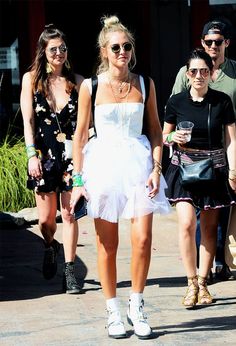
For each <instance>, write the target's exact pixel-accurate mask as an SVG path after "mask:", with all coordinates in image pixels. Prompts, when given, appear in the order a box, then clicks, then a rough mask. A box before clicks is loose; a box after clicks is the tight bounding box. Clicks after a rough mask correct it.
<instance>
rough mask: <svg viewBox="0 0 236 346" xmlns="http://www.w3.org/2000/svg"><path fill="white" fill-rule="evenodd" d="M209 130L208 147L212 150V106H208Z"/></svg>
mask: <svg viewBox="0 0 236 346" xmlns="http://www.w3.org/2000/svg"><path fill="white" fill-rule="evenodd" d="M207 129H208V145H209V150H211V104H210V103H209V105H208V118H207Z"/></svg>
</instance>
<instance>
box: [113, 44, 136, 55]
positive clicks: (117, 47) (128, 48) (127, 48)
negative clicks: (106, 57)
mask: <svg viewBox="0 0 236 346" xmlns="http://www.w3.org/2000/svg"><path fill="white" fill-rule="evenodd" d="M121 48H122V49H123V50H124V51H125V52H130V51H131V49H132V44H131V43H129V42H125V43H123V44H122V45H120V44H118V43H115V44H113V45H112V46H111V50H112V52H113V53H115V54H118V53H120V50H121Z"/></svg>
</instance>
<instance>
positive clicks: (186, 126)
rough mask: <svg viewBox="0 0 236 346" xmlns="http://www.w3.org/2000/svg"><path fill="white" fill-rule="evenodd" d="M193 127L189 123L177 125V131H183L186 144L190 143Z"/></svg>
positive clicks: (183, 122) (184, 122) (182, 122)
mask: <svg viewBox="0 0 236 346" xmlns="http://www.w3.org/2000/svg"><path fill="white" fill-rule="evenodd" d="M193 126H194V124H193V123H192V122H191V121H181V122H180V123H178V130H182V131H183V134H184V136H185V138H186V142H190V140H191V133H192V129H193Z"/></svg>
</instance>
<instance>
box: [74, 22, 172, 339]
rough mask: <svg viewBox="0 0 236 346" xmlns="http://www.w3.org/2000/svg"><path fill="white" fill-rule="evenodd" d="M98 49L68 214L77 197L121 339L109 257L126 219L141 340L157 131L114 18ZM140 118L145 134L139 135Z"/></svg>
mask: <svg viewBox="0 0 236 346" xmlns="http://www.w3.org/2000/svg"><path fill="white" fill-rule="evenodd" d="M98 46H99V48H100V65H99V67H98V71H97V77H98V87H97V93H96V98H95V112H94V121H95V128H96V136H95V137H94V138H92V139H90V140H89V141H88V129H89V124H90V115H91V112H92V108H93V105H92V102H91V92H92V86H91V79H87V80H85V81H84V82H83V83H82V85H81V89H80V90H81V91H80V97H79V113H78V124H77V128H76V131H75V135H74V144H73V162H74V175H73V186H74V187H73V192H72V202H71V203H72V204H71V212H72V213H73V211H74V205H75V203H76V202H77V201H78V199H79V198H80V197H81V196H82V195H83V196H85V197H86V199H87V200H88V215H89V216H91V217H93V218H94V221H95V229H96V235H97V247H98V270H99V276H100V281H101V285H102V288H103V293H104V295H105V298H106V307H107V311H108V324H107V328H108V335H109V336H110V337H112V338H124V337H126V331H125V327H124V323H123V322H122V318H121V314H120V311H119V303H118V298H117V297H116V284H117V269H116V255H117V248H118V238H119V237H118V220H119V218H128V219H130V220H131V246H132V260H131V281H132V287H131V295H130V299H129V307H128V311H127V319H128V322H129V323H130V324H131V325H133V327H134V333H135V334H136V335H137V336H138V337H139V338H141V339H147V338H150V337H151V336H152V329H151V328H150V326H149V324H148V322H147V318H146V315H145V314H144V311H143V304H144V303H143V291H144V287H145V283H146V279H147V275H148V269H149V264H150V258H151V242H152V220H153V213H154V212H159V213H167V212H169V203H168V202H167V199H166V197H165V193H164V189H165V188H166V183H165V180H164V178H163V176H162V174H161V159H162V130H161V126H160V123H159V118H158V112H157V104H156V93H155V86H154V83H153V81H152V79H149V82H150V93H149V97H148V100H147V102H146V105H144V102H145V88H144V81H143V78H142V77H141V76H139V75H136V74H134V73H131V72H130V70H131V69H132V67H133V66H134V65H135V61H136V59H135V51H134V38H133V35H132V34H131V33H130V32H129V31H128V29H127V28H126V27H125V26H123V25H122V24H121V22H120V21H119V19H118V18H117V17H116V16H111V17H104V18H103V28H102V30H101V32H100V34H99V37H98ZM144 107H145V112H144ZM144 114H145V115H144ZM143 116H144V117H143ZM143 123H144V125H145V128H147V136H146V135H143V134H142V128H143Z"/></svg>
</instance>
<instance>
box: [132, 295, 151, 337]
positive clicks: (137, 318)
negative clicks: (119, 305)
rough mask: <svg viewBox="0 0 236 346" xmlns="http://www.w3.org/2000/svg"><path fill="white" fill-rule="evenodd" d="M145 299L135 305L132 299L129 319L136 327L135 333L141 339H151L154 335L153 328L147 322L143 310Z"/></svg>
mask: <svg viewBox="0 0 236 346" xmlns="http://www.w3.org/2000/svg"><path fill="white" fill-rule="evenodd" d="M143 306H144V301H143V300H142V301H141V303H140V305H137V304H136V305H135V304H134V303H133V302H132V301H131V299H130V300H129V307H128V311H127V321H128V323H129V324H130V325H131V326H133V327H134V334H135V335H136V336H137V337H138V338H139V339H150V338H151V337H152V329H151V327H150V326H149V324H148V322H147V316H146V314H145V313H144V311H143Z"/></svg>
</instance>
